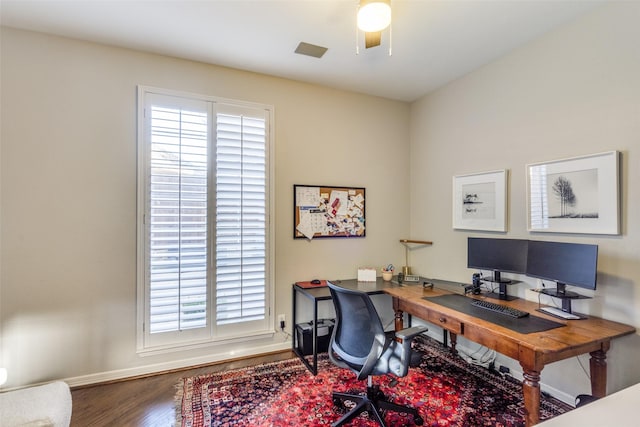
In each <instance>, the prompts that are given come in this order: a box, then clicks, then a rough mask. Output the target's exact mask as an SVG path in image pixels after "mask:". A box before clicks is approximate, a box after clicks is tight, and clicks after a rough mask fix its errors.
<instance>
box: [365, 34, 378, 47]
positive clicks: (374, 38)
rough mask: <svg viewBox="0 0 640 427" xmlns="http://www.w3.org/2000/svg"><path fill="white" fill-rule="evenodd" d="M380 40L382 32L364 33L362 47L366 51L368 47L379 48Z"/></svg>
mask: <svg viewBox="0 0 640 427" xmlns="http://www.w3.org/2000/svg"><path fill="white" fill-rule="evenodd" d="M381 39H382V31H375V32H372V33H364V47H365V48H366V49H369V48H370V47H376V46H380V41H381Z"/></svg>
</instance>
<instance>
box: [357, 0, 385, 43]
mask: <svg viewBox="0 0 640 427" xmlns="http://www.w3.org/2000/svg"><path fill="white" fill-rule="evenodd" d="M357 23H358V29H360V30H362V31H364V46H365V48H366V49H369V48H371V47H375V46H380V43H381V41H382V31H384V30H385V29H386V28H387V27H389V25H391V0H360V3H359V5H358V18H357Z"/></svg>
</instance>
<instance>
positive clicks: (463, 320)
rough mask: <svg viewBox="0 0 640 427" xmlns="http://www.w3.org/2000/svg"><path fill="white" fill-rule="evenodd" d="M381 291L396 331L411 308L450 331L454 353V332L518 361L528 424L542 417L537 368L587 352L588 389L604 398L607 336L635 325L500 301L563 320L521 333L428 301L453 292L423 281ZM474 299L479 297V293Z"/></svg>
mask: <svg viewBox="0 0 640 427" xmlns="http://www.w3.org/2000/svg"><path fill="white" fill-rule="evenodd" d="M384 292H385V293H387V294H389V295H391V296H392V297H393V309H394V310H395V319H396V322H395V327H396V330H399V329H402V327H403V326H404V325H403V313H405V312H406V313H409V314H411V315H414V316H417V317H419V318H421V319H423V320H426V321H428V322H430V323H433V324H436V325H438V326H440V327H442V328H444V329H445V330H447V331H449V334H450V336H451V345H452V350H453V351H454V352H455V345H456V337H457V335H461V336H464V337H465V338H467V339H469V340H471V341H474V342H477V343H479V344H481V345H484V346H486V347H489V348H491V349H493V350H495V351H497V352H499V353H501V354H504V355H505V356H508V357H510V358H512V359H515V360H517V361H519V362H520V366H522V371H523V374H524V382H523V385H522V392H523V395H524V406H525V411H526V414H525V417H526V420H525V421H526V425H527V427H529V426H533V425H535V424H537V423H538V421H539V418H540V372H541V371H542V369H543V368H544V366H545V365H547V364H549V363H553V362H556V361H558V360H563V359H567V358H570V357H573V356H577V355H580V354H585V353H589V354H590V355H591V360H590V370H591V394H593V395H594V396H597V397H603V396H604V395H605V394H606V386H607V363H606V353H607V351H608V350H609V346H610V343H611V340H612V339H613V338H617V337H621V336H623V335H628V334H632V333H634V332H635V329H634V328H633V327H631V326H628V325H624V324H622V323H617V322H611V321H608V320H604V319H600V318H597V317H589V318H588V319H585V320H562V319H557V318H555V317H551V316H548V315H545V314H542V313H540V312H536V311H535V310H536V308H538V303H536V302H532V301H527V300H524V299H517V300H514V301H499V300H494V299H490V298H488V299H490V300H492V301H494V302H499V303H502V304H505V305H509V306H512V307H515V308H517V309H519V310H524V311H528V312H530V313H531V315H535V316H539V317H543V318H546V319H549V320H553V321H556V322H559V323H563V324H565V326H562V327H560V328H555V329H551V330H546V331H543V332H536V333H530V334H521V333H518V332H515V331H512V330H510V329H507V328H505V327H502V326H500V325H497V324H495V323H491V322H487V321H485V320H482V319H479V318H477V317H474V316H471V315H468V314H465V313H462V312H459V311H456V310H453V309H450V308H447V307H445V306H443V305H439V304H436V303H434V302H430V301H428V300H425V299H423V297H434V296H438V295H444V294H448V293H451V292H449V291H446V290H443V289H438V288H437V285H436V288H433V289H429V288H423V287H422V286H421V285H417V286H416V285H413V286H393V287H387V288H385V290H384ZM476 298H480V299H482V298H483V297H482V296H478V297H476Z"/></svg>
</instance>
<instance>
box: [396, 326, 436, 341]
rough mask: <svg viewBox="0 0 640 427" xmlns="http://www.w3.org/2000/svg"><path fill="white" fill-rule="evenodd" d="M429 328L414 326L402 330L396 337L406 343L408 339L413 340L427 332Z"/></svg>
mask: <svg viewBox="0 0 640 427" xmlns="http://www.w3.org/2000/svg"><path fill="white" fill-rule="evenodd" d="M428 330H429V328H427V327H426V326H414V327H412V328H406V329H402V330H400V331H398V332H396V337H397V338H400V339H401V340H402V341H406V340H408V339H412V338H414V337H415V336H417V335H420V334H421V333H423V332H427V331H428Z"/></svg>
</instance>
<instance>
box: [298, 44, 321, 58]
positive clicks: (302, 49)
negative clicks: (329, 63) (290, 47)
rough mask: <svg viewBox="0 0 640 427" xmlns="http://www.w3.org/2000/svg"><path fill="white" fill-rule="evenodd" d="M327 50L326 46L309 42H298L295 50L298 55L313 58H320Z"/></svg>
mask: <svg viewBox="0 0 640 427" xmlns="http://www.w3.org/2000/svg"><path fill="white" fill-rule="evenodd" d="M327 50H328V48H326V47H322V46H317V45H315V44H311V43H305V42H300V44H299V45H298V47H297V48H296V50H295V52H296V53H299V54H300V55H307V56H313V57H314V58H322V55H324V53H325V52H326V51H327Z"/></svg>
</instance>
